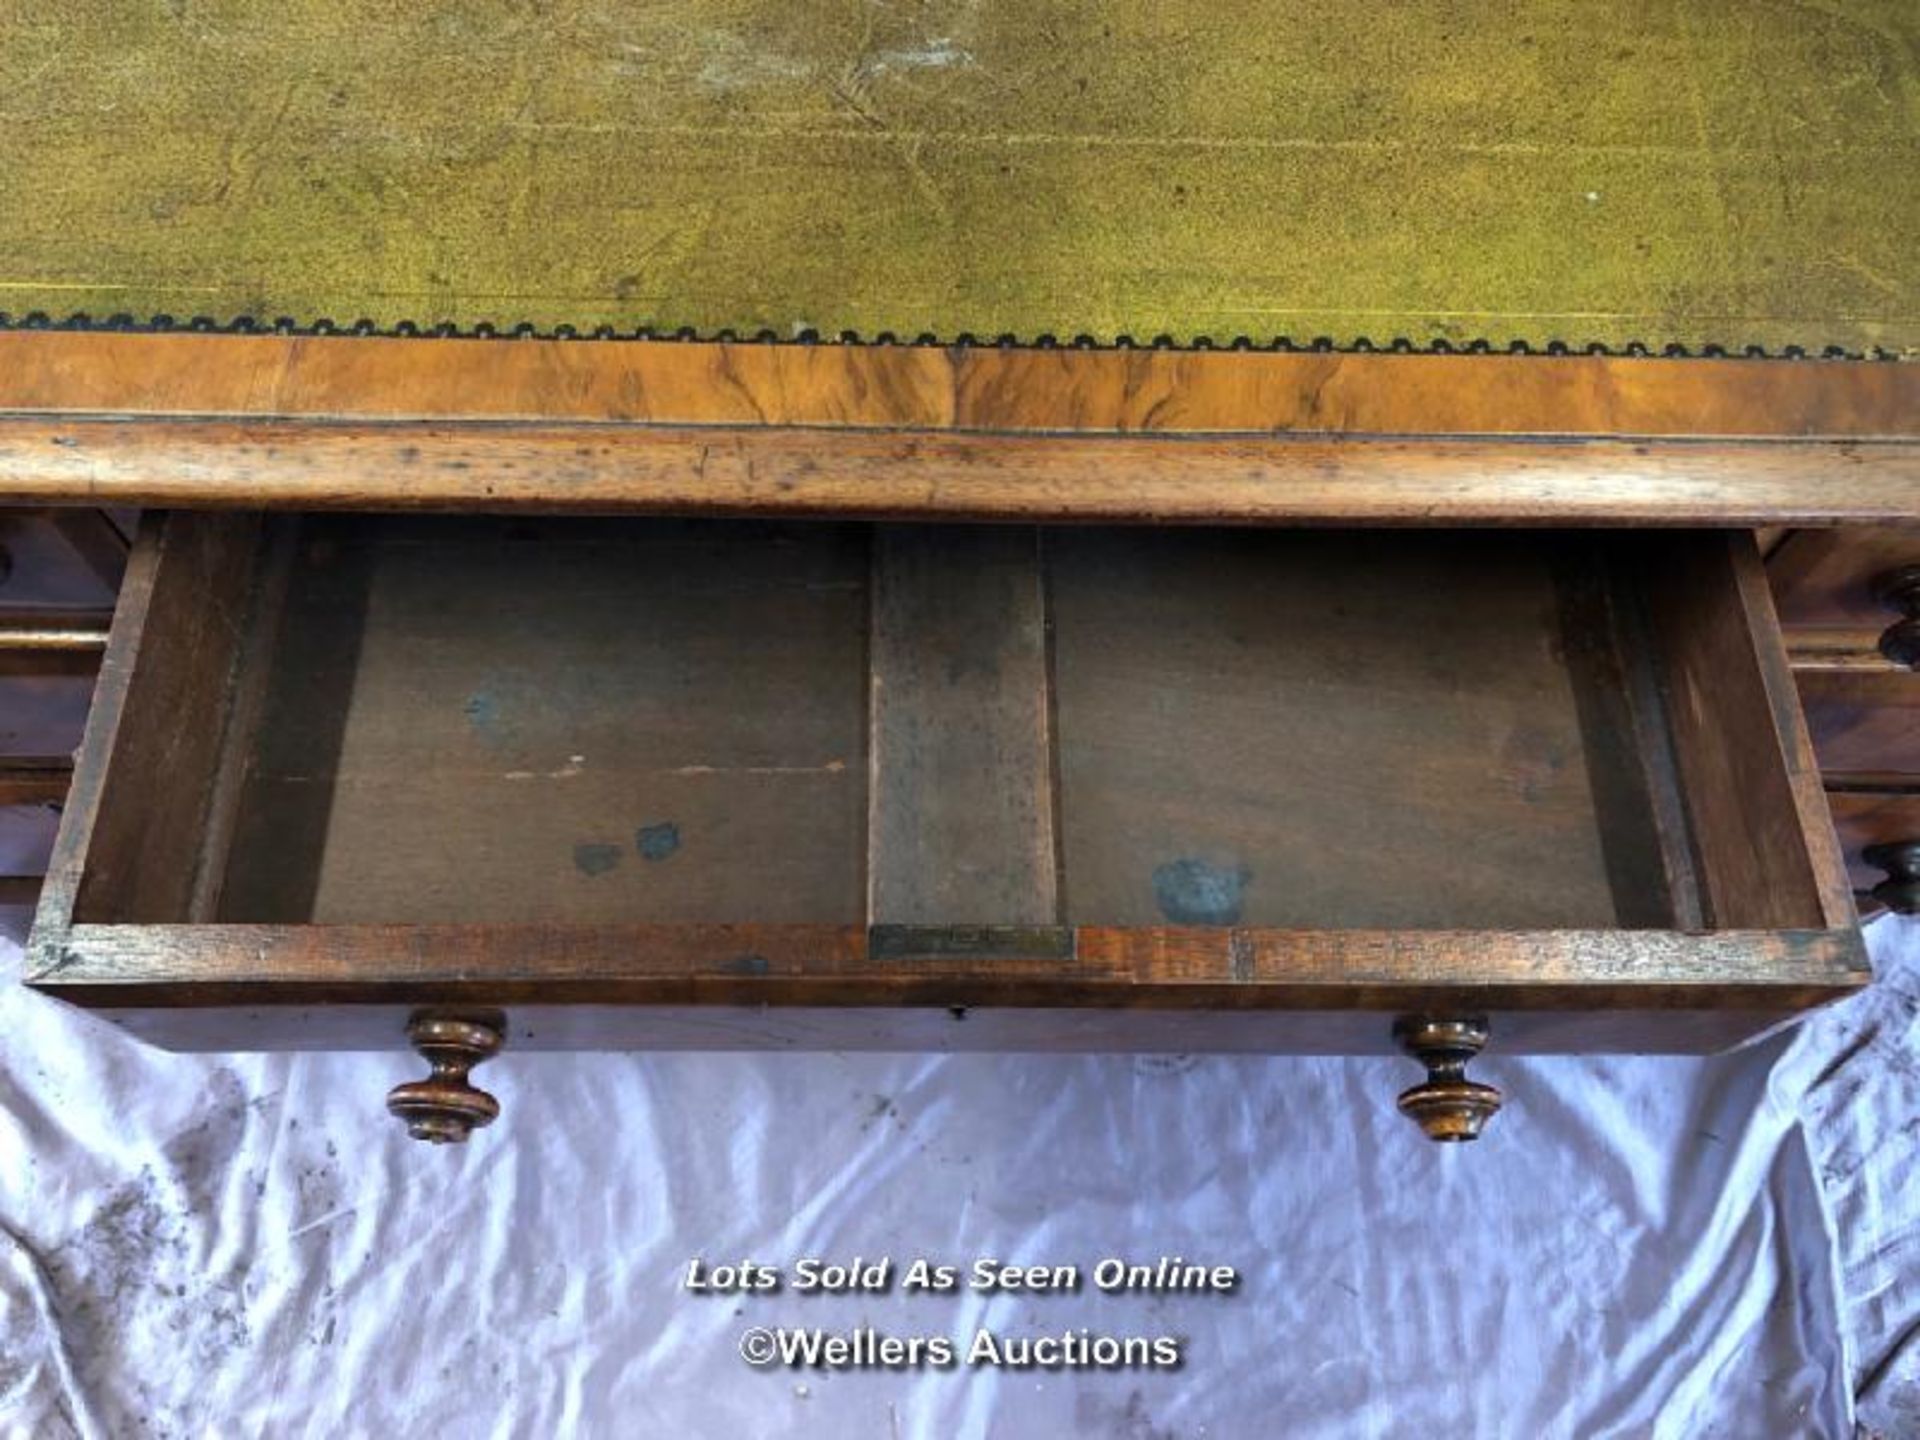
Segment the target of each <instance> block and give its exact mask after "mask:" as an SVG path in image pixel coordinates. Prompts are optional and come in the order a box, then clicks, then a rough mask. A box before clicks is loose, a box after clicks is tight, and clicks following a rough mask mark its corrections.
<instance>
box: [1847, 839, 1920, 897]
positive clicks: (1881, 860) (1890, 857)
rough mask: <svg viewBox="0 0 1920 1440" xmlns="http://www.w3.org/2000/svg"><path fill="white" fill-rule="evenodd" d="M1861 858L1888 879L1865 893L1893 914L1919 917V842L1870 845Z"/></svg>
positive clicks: (1898, 841)
mask: <svg viewBox="0 0 1920 1440" xmlns="http://www.w3.org/2000/svg"><path fill="white" fill-rule="evenodd" d="M1860 858H1861V859H1862V860H1864V861H1866V862H1867V864H1869V865H1871V866H1873V868H1874V869H1876V870H1884V871H1886V872H1887V878H1886V879H1884V880H1882V881H1881V882H1880V883H1879V884H1878V885H1876V886H1874V887H1873V889H1872V890H1871V891H1870V892H1868V893H1870V894H1871V895H1872V896H1873V898H1874V899H1876V900H1878V901H1879V902H1880V903H1881V904H1882V905H1884V906H1886V907H1887V909H1889V910H1891V911H1893V913H1894V914H1896V915H1920V840H1895V841H1891V842H1890V843H1888V844H1885V845H1869V846H1867V848H1866V849H1864V850H1862V851H1861V852H1860Z"/></svg>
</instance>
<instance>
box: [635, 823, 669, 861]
mask: <svg viewBox="0 0 1920 1440" xmlns="http://www.w3.org/2000/svg"><path fill="white" fill-rule="evenodd" d="M633 843H634V845H635V847H636V848H637V849H638V850H639V851H640V858H641V859H642V860H665V859H666V858H667V857H668V856H669V855H671V854H673V852H674V851H676V850H678V849H679V848H680V827H679V826H678V825H676V824H674V823H673V821H671V820H662V821H661V822H660V823H659V824H658V825H642V826H641V827H640V831H639V833H638V834H637V835H635V836H634V842H633Z"/></svg>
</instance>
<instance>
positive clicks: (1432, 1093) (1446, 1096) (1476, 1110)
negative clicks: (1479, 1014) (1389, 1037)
mask: <svg viewBox="0 0 1920 1440" xmlns="http://www.w3.org/2000/svg"><path fill="white" fill-rule="evenodd" d="M1393 1035H1394V1038H1395V1039H1396V1040H1398V1041H1399V1042H1400V1048H1401V1049H1403V1050H1405V1051H1406V1052H1407V1053H1408V1054H1409V1055H1411V1056H1412V1057H1413V1058H1414V1059H1415V1060H1418V1061H1419V1062H1420V1063H1421V1064H1422V1065H1424V1066H1426V1067H1427V1078H1426V1079H1425V1081H1423V1082H1422V1083H1421V1084H1418V1085H1415V1086H1414V1087H1413V1088H1412V1089H1411V1090H1405V1091H1402V1092H1401V1095H1400V1113H1401V1114H1402V1115H1405V1116H1406V1117H1407V1118H1408V1119H1409V1120H1411V1121H1413V1123H1414V1124H1416V1125H1418V1126H1419V1127H1420V1129H1421V1130H1422V1131H1423V1132H1424V1133H1425V1134H1426V1137H1427V1138H1428V1139H1429V1140H1439V1141H1443V1142H1448V1143H1452V1142H1456V1141H1461V1140H1478V1139H1479V1138H1480V1131H1481V1129H1482V1128H1483V1127H1484V1126H1485V1125H1486V1123H1487V1121H1488V1120H1490V1119H1491V1118H1492V1117H1493V1114H1494V1112H1495V1111H1496V1110H1498V1109H1499V1108H1500V1092H1499V1091H1498V1090H1496V1089H1494V1088H1493V1086H1491V1085H1482V1084H1480V1083H1479V1082H1478V1081H1476V1080H1469V1079H1467V1073H1466V1072H1467V1062H1468V1061H1469V1060H1471V1059H1473V1057H1474V1056H1476V1055H1478V1054H1479V1053H1480V1052H1481V1051H1482V1050H1483V1049H1485V1048H1486V1044H1487V1022H1486V1021H1485V1020H1481V1019H1477V1018H1475V1019H1454V1020H1445V1019H1439V1018H1437V1017H1435V1016H1431V1015H1410V1016H1407V1017H1405V1018H1403V1019H1402V1020H1400V1021H1399V1022H1398V1023H1397V1024H1395V1025H1394V1027H1393Z"/></svg>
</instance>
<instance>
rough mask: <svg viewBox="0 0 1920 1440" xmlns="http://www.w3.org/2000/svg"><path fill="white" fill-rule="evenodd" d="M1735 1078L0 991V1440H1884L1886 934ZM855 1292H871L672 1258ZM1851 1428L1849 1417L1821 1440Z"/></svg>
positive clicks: (1907, 1170)
mask: <svg viewBox="0 0 1920 1440" xmlns="http://www.w3.org/2000/svg"><path fill="white" fill-rule="evenodd" d="M1868 933H1869V941H1870V944H1871V948H1872V950H1873V953H1874V955H1875V958H1876V966H1877V968H1878V970H1879V972H1880V973H1879V979H1878V982H1877V983H1876V985H1875V986H1874V987H1872V988H1871V989H1870V990H1869V991H1867V992H1866V993H1865V994H1863V995H1861V996H1859V997H1857V998H1856V999H1853V1000H1850V1001H1848V1002H1846V1003H1845V1004H1844V1005H1841V1006H1838V1007H1834V1008H1832V1009H1830V1010H1828V1011H1825V1012H1822V1013H1821V1014H1819V1015H1818V1016H1816V1017H1814V1018H1813V1019H1812V1020H1811V1021H1810V1022H1808V1023H1807V1024H1805V1025H1803V1026H1801V1027H1798V1029H1797V1030H1795V1031H1791V1032H1788V1033H1785V1034H1782V1035H1779V1036H1776V1037H1773V1038H1771V1039H1769V1040H1767V1041H1765V1042H1762V1043H1759V1044H1756V1045H1754V1046H1750V1047H1748V1048H1746V1049H1744V1050H1742V1051H1740V1052H1737V1053H1734V1054H1730V1055H1726V1056H1720V1057H1714V1058H1711V1059H1705V1060H1696V1059H1673V1058H1611V1059H1592V1060H1587V1059H1560V1058H1555V1059H1538V1060H1521V1059H1513V1058H1503V1057H1501V1056H1500V1055H1499V1054H1498V1053H1497V1050H1496V1051H1495V1052H1494V1053H1492V1054H1491V1055H1489V1056H1488V1057H1487V1058H1486V1059H1485V1060H1484V1061H1483V1062H1482V1063H1480V1064H1478V1065H1477V1066H1476V1069H1477V1070H1479V1071H1481V1072H1483V1073H1484V1076H1485V1078H1487V1079H1488V1080H1490V1081H1492V1082H1493V1083H1496V1084H1499V1085H1500V1086H1501V1087H1502V1088H1503V1089H1505V1090H1506V1092H1507V1093H1508V1096H1509V1103H1508V1107H1507V1109H1506V1110H1505V1111H1504V1112H1503V1113H1502V1114H1501V1115H1499V1116H1498V1117H1497V1118H1496V1119H1495V1120H1494V1122H1493V1124H1492V1125H1491V1126H1490V1128H1489V1131H1488V1134H1487V1137H1486V1138H1485V1139H1484V1140H1483V1141H1481V1142H1480V1143H1479V1144H1478V1145H1474V1146H1465V1147H1444V1148H1443V1147H1439V1146H1434V1145H1431V1144H1429V1143H1428V1142H1427V1141H1425V1140H1424V1139H1422V1138H1420V1137H1419V1136H1418V1135H1417V1134H1416V1133H1415V1131H1414V1130H1413V1128H1412V1127H1411V1126H1409V1125H1408V1124H1407V1123H1406V1122H1405V1121H1404V1120H1403V1119H1401V1118H1400V1117H1399V1116H1398V1115H1397V1114H1395V1113H1394V1110H1393V1106H1392V1097H1393V1096H1394V1095H1395V1094H1396V1093H1397V1092H1398V1091H1399V1090H1400V1089H1401V1088H1402V1087H1404V1086H1405V1085H1406V1084H1408V1083H1410V1081H1411V1080H1412V1079H1414V1078H1415V1072H1414V1071H1413V1069H1412V1067H1411V1066H1410V1065H1409V1064H1407V1063H1406V1062H1405V1061H1402V1060H1394V1059H1384V1058H1383V1059H1379V1060H1324V1059H1256V1058H1244V1057H1168V1056H1147V1057H1091V1058H1090V1057H1073V1056H966V1057H942V1056H919V1055H891V1056H875V1055H837V1054H829V1055H768V1054H755V1055H719V1054H716V1055H670V1056H647V1055H604V1054H603V1055H512V1054H509V1055H507V1056H504V1057H502V1058H501V1059H499V1060H496V1061H493V1062H490V1063H489V1064H488V1065H487V1066H485V1067H484V1068H483V1070H482V1071H481V1072H480V1077H481V1079H482V1082H483V1083H485V1084H486V1085H487V1087H488V1088H489V1089H491V1090H492V1091H493V1092H494V1093H495V1094H497V1095H498V1096H499V1097H500V1099H501V1102H502V1105H503V1109H504V1117H503V1119H502V1120H501V1122H500V1123H499V1124H497V1125H495V1126H494V1127H493V1128H492V1129H491V1130H489V1131H486V1132H484V1133H482V1134H481V1135H479V1136H476V1137H475V1139H474V1141H473V1142H472V1143H471V1144H470V1145H468V1146H466V1147H464V1148H440V1149H435V1148H429V1147H426V1146H423V1145H419V1144H417V1143H414V1142H410V1141H408V1140H407V1139H405V1137H404V1136H403V1135H402V1134H401V1133H400V1131H399V1129H398V1127H397V1126H395V1125H394V1124H393V1123H392V1122H391V1121H390V1120H389V1119H388V1118H387V1117H386V1115H385V1114H384V1113H383V1110H382V1097H383V1095H384V1093H385V1091H386V1089H387V1088H388V1087H389V1086H390V1085H392V1084H393V1083H395V1082H396V1081H398V1080H400V1079H405V1078H412V1077H413V1076H414V1074H415V1073H416V1071H417V1070H418V1069H419V1062H418V1060H417V1059H416V1058H415V1057H413V1056H411V1055H407V1054H404V1053H399V1052H396V1053H392V1054H379V1055H300V1056H250V1055H173V1054H167V1053H163V1052H161V1051H158V1050H154V1049H151V1048H148V1047H146V1046H143V1045H141V1044H139V1043H137V1042H135V1041H133V1040H131V1039H130V1038H128V1037H127V1036H125V1035H123V1034H122V1033H121V1032H119V1031H118V1030H116V1029H115V1028H114V1027H112V1026H111V1025H109V1024H106V1023H105V1022H103V1021H101V1020H99V1019H97V1018H94V1017H91V1016H88V1015H85V1014H83V1013H81V1012H78V1011H75V1010H71V1009H68V1008H66V1007H64V1006H61V1005H59V1004H56V1003H54V1002H52V1001H49V1000H46V999H43V998H41V997H38V996H35V995H32V994H30V993H28V992H26V991H25V990H23V989H22V988H21V987H20V986H19V985H18V984H17V983H15V980H14V979H13V978H12V977H13V976H16V975H17V971H18V952H17V950H13V951H11V952H10V955H9V957H8V959H9V961H10V969H9V971H8V975H9V978H8V980H7V982H6V983H5V985H4V988H0V1223H3V1225H4V1233H3V1234H0V1432H4V1434H5V1435H7V1436H34V1437H45V1436H68V1435H78V1436H110V1437H122V1436H151V1437H184V1436H201V1435H221V1436H225V1435H237V1434H246V1435H266V1436H282V1435H287V1436H301V1435H316V1436H329V1437H336V1436H369V1437H392V1436H405V1435H430V1434H431V1435H461V1436H485V1435H492V1436H523V1435H524V1436H552V1435H609V1436H622V1437H625V1436H636V1435H668V1434H671V1435H675V1436H716V1437H740V1436H788V1435H805V1436H812V1435H830V1436H836V1437H837V1436H875V1437H881V1440H896V1437H908V1436H914V1437H920V1436H924V1437H942V1440H945V1437H984V1436H1029V1435H1031V1436H1047V1437H1058V1436H1079V1435H1085V1436H1103V1437H1125V1440H1166V1437H1175V1436H1179V1437H1185V1436H1242V1435H1247V1436H1266V1435H1273V1434H1279V1433H1284V1434H1287V1435H1290V1436H1309V1437H1311V1436H1327V1437H1340V1440H1348V1437H1354V1436H1389V1435H1404V1434H1406V1433H1408V1432H1409V1431H1410V1430H1411V1429H1414V1428H1417V1429H1418V1430H1419V1431H1421V1432H1422V1433H1428V1434H1459V1435H1474V1436H1516V1437H1529V1440H1533V1437H1551V1436H1579V1437H1596V1436H1629V1435H1631V1436H1644V1435H1654V1436H1687V1437H1699V1436H1714V1435H1724V1436H1730V1437H1732V1436H1738V1437H1751V1436H1762V1435H1764V1436H1852V1435H1855V1434H1863V1435H1866V1434H1877V1435H1885V1436H1913V1435H1920V1342H1916V1339H1915V1336H1916V1334H1917V1333H1920V1285H1917V1284H1916V1283H1915V1280H1916V1276H1917V1275H1920V1183H1916V1182H1920V1174H1916V1166H1917V1165H1920V1162H1917V1161H1916V1159H1915V1156H1916V1147H1915V1145H1914V1143H1913V1142H1914V1138H1915V1132H1916V1129H1917V1128H1920V1045H1916V1040H1920V1027H1917V1025H1916V1016H1917V1015H1920V923H1915V922H1908V921H1901V920H1894V919H1885V920H1881V921H1879V922H1877V923H1875V924H1874V925H1872V926H1871V927H1870V928H1869V932H1868ZM1162 1256H1180V1257H1184V1258H1186V1259H1187V1260H1190V1261H1195V1262H1199V1263H1203V1264H1207V1265H1227V1266H1232V1267H1234V1268H1235V1269H1236V1270H1237V1272H1238V1276H1239V1283H1238V1286H1237V1288H1236V1289H1235V1290H1234V1291H1233V1292H1232V1293H1230V1294H1224V1295H1223V1294H1210V1293H1200V1294H1196V1293H1160V1294H1104V1293H1100V1292H1098V1291H1095V1290H1092V1289H1091V1287H1087V1288H1083V1289H1082V1291H1080V1292H1079V1293H1067V1294H1058V1293H1055V1294H1005V1293H1002V1294H980V1293H974V1292H971V1291H967V1290H964V1289H963V1290H961V1291H959V1292H958V1293H915V1294H907V1293H904V1292H903V1291H902V1290H901V1289H900V1287H899V1285H898V1283H897V1277H898V1274H899V1272H900V1271H901V1270H902V1269H904V1268H905V1267H906V1266H907V1265H909V1264H910V1263H911V1261H912V1260H913V1259H915V1258H925V1259H928V1260H930V1261H934V1262H936V1263H947V1264H954V1265H956V1266H959V1267H962V1268H963V1269H964V1267H966V1266H967V1265H970V1264H971V1263H972V1262H973V1261H974V1260H975V1259H979V1258H990V1259H997V1260H1000V1261H1006V1262H1017V1263H1021V1264H1036V1265H1038V1264H1044V1265H1064V1264H1077V1265H1080V1266H1082V1267H1088V1268H1090V1267H1091V1266H1093V1265H1094V1264H1095V1263H1097V1262H1098V1261H1099V1260H1100V1259H1102V1258H1107V1257H1120V1258H1126V1259H1132V1260H1138V1261H1143V1262H1152V1261H1154V1260H1157V1259H1159V1258H1160V1257H1162ZM806 1257H816V1258H823V1259H835V1260H849V1259H851V1258H853V1257H862V1258H863V1259H865V1260H867V1261H869V1262H871V1261H873V1260H875V1259H879V1258H890V1259H892V1260H893V1261H894V1267H895V1276H896V1284H895V1286H894V1288H893V1289H892V1290H891V1291H890V1292H889V1293H886V1294H879V1295H874V1294H850V1295H830V1296H829V1295H805V1294H798V1293H794V1291H793V1290H792V1289H791V1288H788V1289H784V1290H782V1291H779V1292H776V1293H772V1294H764V1293H753V1294H745V1295H740V1294H726V1295H715V1294H696V1293H691V1292H689V1291H688V1290H687V1288H686V1287H685V1281H686V1276H687V1270H688V1266H689V1263H690V1262H691V1261H693V1260H695V1259H699V1260H701V1261H702V1262H703V1264H704V1265H706V1266H707V1267H709V1268H711V1267H714V1266H717V1265H721V1264H730V1263H739V1262H745V1261H753V1262H756V1263H758V1264H762V1265H769V1266H779V1267H782V1268H783V1269H785V1270H786V1271H787V1272H788V1273H789V1274H791V1272H792V1267H793V1266H794V1265H795V1264H796V1263H797V1262H798V1261H799V1260H801V1259H803V1258H806ZM761 1326H764V1327H767V1328H770V1329H773V1328H780V1327H786V1328H799V1329H803V1330H810V1329H820V1330H823V1331H846V1332H851V1331H854V1330H857V1329H859V1328H860V1327H862V1326H865V1327H868V1328H870V1329H872V1330H873V1331H876V1332H881V1333H885V1334H889V1335H893V1336H910V1335H921V1336H936V1335H946V1336H951V1337H959V1339H961V1340H965V1339H966V1338H967V1337H970V1336H972V1335H973V1334H974V1333H975V1332H977V1331H979V1330H982V1329H985V1330H987V1331H989V1332H992V1333H995V1334H999V1335H1005V1336H1031V1335H1043V1334H1044V1335H1061V1334H1073V1333H1077V1332H1080V1331H1085V1332H1087V1333H1088V1334H1089V1335H1112V1336H1170V1337H1174V1338H1176V1339H1177V1340H1178V1341H1179V1342H1180V1344H1181V1353H1182V1360H1183V1363H1182V1364H1181V1365H1180V1367H1179V1368H1178V1369H1171V1370H1169V1369H1138V1368H1136V1369H1122V1370H1111V1369H1097V1368H1089V1367H1062V1368H1051V1369H1036V1368H1026V1369H1022V1368H993V1367H989V1366H982V1367H969V1366H955V1367H952V1368H945V1369H922V1370H910V1369H909V1370H900V1369H891V1370H890V1369H856V1370H832V1369H826V1370H816V1369H807V1368H799V1369H791V1368H785V1367H782V1366H773V1367H769V1368H754V1367H751V1366H749V1365H747V1364H746V1363H745V1362H744V1361H743V1360H742V1359H741V1358H740V1353H739V1346H740V1343H741V1338H742V1336H743V1335H744V1334H745V1332H746V1331H747V1330H748V1329H750V1328H752V1327H761ZM1856 1424H1857V1425H1858V1426H1859V1429H1858V1431H1856V1429H1855V1426H1856Z"/></svg>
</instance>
